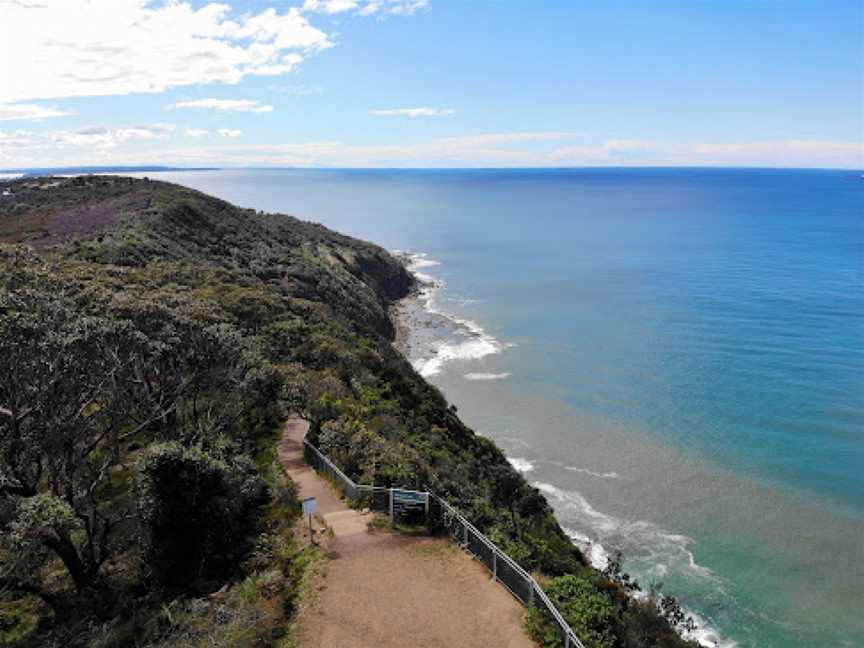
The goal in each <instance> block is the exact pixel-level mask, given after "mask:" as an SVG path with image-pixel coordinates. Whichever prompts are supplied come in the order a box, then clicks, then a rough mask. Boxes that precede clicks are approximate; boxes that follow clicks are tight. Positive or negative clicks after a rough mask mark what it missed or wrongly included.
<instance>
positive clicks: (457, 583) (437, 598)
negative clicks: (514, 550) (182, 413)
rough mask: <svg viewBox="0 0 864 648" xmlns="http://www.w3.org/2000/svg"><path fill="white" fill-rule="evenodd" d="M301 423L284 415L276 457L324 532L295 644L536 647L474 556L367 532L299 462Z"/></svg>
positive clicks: (432, 542)
mask: <svg viewBox="0 0 864 648" xmlns="http://www.w3.org/2000/svg"><path fill="white" fill-rule="evenodd" d="M306 429H307V424H306V422H305V421H303V420H301V419H291V420H289V421H288V423H287V424H286V426H285V434H284V436H283V440H282V444H281V445H280V448H279V457H280V460H281V461H282V463H283V465H284V466H285V468H286V470H287V471H288V474H289V475H290V476H291V479H293V480H294V482H295V483H296V484H297V486H298V489H299V492H300V497H315V498H316V499H317V501H318V510H319V513H320V514H321V517H322V518H323V520H324V521H325V522H326V524H327V525H328V526H329V527H331V528H332V529H333V532H334V537H333V538H330V539H324V540H323V541H322V543H323V546H324V550H325V552H326V554H327V556H328V557H329V559H330V560H329V561H328V563H327V569H326V576H324V577H323V578H322V580H321V585H320V590H319V592H318V596H317V598H316V600H315V601H313V602H312V603H311V604H310V605H307V606H304V607H303V608H302V609H301V611H300V613H299V619H298V626H299V631H300V640H299V647H300V648H415V647H416V648H489V646H496V647H500V648H536V645H535V644H534V642H532V641H531V640H530V639H529V638H528V637H527V636H526V635H525V632H524V630H523V629H522V618H523V615H524V610H523V608H522V606H521V605H520V604H519V603H517V602H516V600H515V599H514V598H513V597H512V596H511V595H510V593H509V592H507V591H506V590H505V589H504V588H503V587H502V586H501V585H499V584H496V583H494V582H493V581H492V579H491V578H490V576H489V574H488V572H486V571H485V570H484V569H483V568H482V567H481V566H480V564H479V563H477V562H476V561H475V560H472V559H471V558H470V557H469V556H468V555H466V554H464V553H463V552H462V551H461V550H459V549H458V548H457V547H455V546H454V545H453V544H452V543H451V542H449V541H447V540H444V539H432V538H413V537H406V536H399V535H395V534H391V533H388V532H383V531H377V532H370V531H369V530H368V527H367V523H368V521H369V519H370V518H369V515H368V514H367V515H361V514H360V513H359V512H357V511H354V510H352V509H350V508H348V506H347V505H346V504H345V502H343V501H342V500H340V499H339V498H338V496H337V495H336V494H335V493H334V491H333V489H332V488H331V487H330V485H329V484H328V483H327V482H325V481H324V480H323V479H321V478H320V477H318V475H317V474H316V473H315V472H314V471H313V470H312V469H311V468H310V467H309V466H308V465H307V464H306V463H305V462H304V461H303V435H304V434H305V433H306Z"/></svg>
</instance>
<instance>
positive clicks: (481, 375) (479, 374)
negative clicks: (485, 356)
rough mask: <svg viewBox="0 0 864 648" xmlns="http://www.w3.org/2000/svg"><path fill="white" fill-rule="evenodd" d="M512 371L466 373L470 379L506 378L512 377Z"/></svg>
mask: <svg viewBox="0 0 864 648" xmlns="http://www.w3.org/2000/svg"><path fill="white" fill-rule="evenodd" d="M510 375H511V374H510V372H509V371H505V372H503V373H482V372H477V373H467V374H465V378H467V379H468V380H504V379H505V378H509V377H510Z"/></svg>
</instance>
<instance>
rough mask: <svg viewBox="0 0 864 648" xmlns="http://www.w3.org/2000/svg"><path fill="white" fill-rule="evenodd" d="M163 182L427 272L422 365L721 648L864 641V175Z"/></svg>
mask: <svg viewBox="0 0 864 648" xmlns="http://www.w3.org/2000/svg"><path fill="white" fill-rule="evenodd" d="M149 175H150V176H153V177H159V178H160V179H166V180H171V181H175V182H179V183H182V184H185V185H188V186H191V187H195V188H197V189H201V190H203V191H206V192H208V193H212V194H215V195H218V196H220V197H223V198H225V199H228V200H230V201H232V202H234V203H238V204H240V205H243V206H248V207H254V208H256V209H262V210H267V211H279V212H286V213H290V214H293V215H296V216H298V217H300V218H303V219H307V220H313V221H318V222H321V223H324V224H325V225H328V226H330V227H332V228H334V229H337V230H340V231H342V232H345V233H349V234H352V235H356V236H358V237H362V238H364V239H369V240H372V241H375V242H377V243H379V244H381V245H383V246H385V247H387V248H389V249H399V250H403V251H410V252H413V253H415V254H418V255H420V254H422V255H425V256H415V257H414V258H415V267H416V268H417V270H418V271H419V272H421V273H423V274H424V275H427V276H428V277H429V279H430V281H431V280H433V279H434V281H435V282H436V283H435V286H434V287H430V288H429V289H427V291H426V292H425V294H424V304H425V306H426V307H427V308H429V309H431V310H432V311H434V312H436V313H438V314H439V317H440V316H444V317H449V318H450V319H451V320H452V321H453V322H454V325H453V327H443V328H436V329H432V330H430V331H426V332H425V333H423V334H422V335H421V338H422V340H421V342H422V344H419V345H418V347H417V351H416V355H415V357H412V360H413V361H414V363H415V366H417V367H418V369H420V370H421V371H422V372H423V373H424V374H426V375H427V376H428V377H429V379H430V380H431V381H433V382H434V383H436V384H438V385H439V386H440V387H441V388H442V389H443V390H444V391H445V393H446V394H447V396H448V397H449V399H450V400H451V401H452V402H453V403H455V404H456V405H457V406H458V407H459V411H460V414H461V415H462V417H463V419H464V420H465V421H466V422H467V423H468V424H469V425H471V426H473V427H474V428H475V429H476V430H477V431H478V432H480V433H481V434H484V435H486V436H489V437H491V438H492V439H494V440H495V441H496V442H497V443H498V444H499V445H500V446H501V447H502V448H504V449H505V451H506V452H507V454H508V456H509V457H510V458H511V460H512V461H513V462H514V464H515V465H516V466H517V467H518V468H519V469H520V470H522V471H523V473H524V475H525V477H526V478H527V479H529V480H530V481H531V482H532V483H534V484H536V485H537V486H538V487H539V488H540V489H541V490H542V491H543V492H544V493H545V494H546V495H547V497H548V498H549V500H550V502H551V503H552V504H553V506H554V507H555V509H556V511H557V513H558V516H559V519H560V521H561V523H562V525H563V526H564V527H566V529H567V530H568V531H569V532H570V533H571V535H572V536H573V537H574V538H575V540H576V541H577V542H578V543H579V544H580V545H581V546H582V547H583V548H584V549H585V551H586V553H588V554H589V555H590V556H591V557H592V559H593V560H594V561H595V562H597V564H600V565H602V563H603V561H604V560H605V556H606V555H608V552H610V551H612V550H615V549H620V550H622V551H623V552H624V554H625V556H626V565H627V567H628V569H630V570H631V571H632V572H633V573H635V574H636V575H637V576H638V578H639V580H640V581H641V582H642V583H643V584H645V585H647V584H649V583H651V582H662V584H663V586H662V587H663V590H664V591H668V592H670V593H674V594H677V595H678V596H679V598H680V599H681V600H682V601H683V603H684V605H685V607H686V608H687V609H688V610H690V611H691V612H693V613H694V614H695V615H696V616H697V620H698V621H699V623H700V625H701V626H702V627H701V630H700V637H701V639H702V641H703V642H705V643H706V644H707V645H711V641H714V640H717V641H720V643H721V644H722V645H724V646H734V645H738V646H752V647H758V648H770V647H781V646H782V647H793V646H794V647H803V646H808V647H812V646H862V645H864V611H862V609H861V608H862V604H864V595H862V591H864V177H862V175H861V173H860V172H851V171H804V170H801V171H798V170H743V169H742V170H707V169H653V170H648V169H626V170H623V169H593V170H470V171H447V170H436V171H401V170H400V171H387V170H375V171H367V170H350V171H342V170H224V171H207V172H182V173H162V174H153V173H151V174H149ZM423 336H425V337H423Z"/></svg>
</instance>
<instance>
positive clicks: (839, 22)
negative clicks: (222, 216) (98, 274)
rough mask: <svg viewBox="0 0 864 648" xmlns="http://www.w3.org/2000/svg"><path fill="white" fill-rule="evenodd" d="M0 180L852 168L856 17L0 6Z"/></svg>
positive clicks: (635, 8) (857, 110) (860, 102)
mask: <svg viewBox="0 0 864 648" xmlns="http://www.w3.org/2000/svg"><path fill="white" fill-rule="evenodd" d="M0 14H3V15H4V20H3V21H2V22H0V59H2V60H0V167H5V168H13V167H21V166H58V165H74V164H170V165H175V164H176V165H220V166H228V165H230V166H295V165H296V166H372V167H375V166H383V167H403V166H407V167H429V166H433V167H435V166H437V167H442V166H443V167H464V166H469V167H470V166H481V167H488V166H517V167H518V166H609V165H612V166H617V165H720V166H814V167H846V168H850V167H851V168H860V167H861V166H862V133H864V117H862V112H864V90H862V83H864V80H862V79H864V3H862V2H859V1H857V0H849V1H845V0H844V1H832V0H827V1H819V2H817V1H815V0H813V1H809V2H794V1H791V0H785V1H773V2H772V1H769V0H764V1H760V2H746V1H738V0H736V1H728V0H717V1H709V0H700V1H697V0H692V1H683V0H682V1H677V2H671V1H670V2H652V1H650V0H643V1H627V0H617V1H614V2H613V1H611V0H610V1H600V0H571V1H568V2H564V1H559V2H553V1H547V2H537V1H534V2H530V1H516V0H513V1H504V0H499V1H497V2H492V1H490V0H473V1H468V0H462V1H451V0H296V1H294V2H279V1H273V0H269V1H267V0H260V1H259V0H247V1H245V2H239V1H233V2H232V0H225V2H223V3H220V4H212V3H208V2H180V1H175V2H163V1H162V0H157V1H153V2H149V1H147V0H40V1H39V2H36V0H0Z"/></svg>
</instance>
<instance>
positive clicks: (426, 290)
mask: <svg viewBox="0 0 864 648" xmlns="http://www.w3.org/2000/svg"><path fill="white" fill-rule="evenodd" d="M394 253H395V254H396V255H397V256H399V257H400V258H401V259H403V260H404V262H405V267H406V268H407V269H408V270H409V271H410V272H412V273H413V274H414V276H415V277H416V278H417V280H418V281H419V282H420V290H419V293H418V295H417V298H418V300H419V301H420V302H421V303H422V304H423V308H424V309H425V310H426V311H427V312H429V313H431V314H433V315H437V316H438V317H440V318H442V319H444V320H446V321H447V322H448V323H449V324H450V325H451V328H452V335H451V336H448V337H447V338H442V339H441V340H440V341H438V342H437V344H436V345H435V347H434V349H433V350H432V352H431V353H430V354H428V355H426V356H423V357H420V358H415V359H413V360H412V362H411V364H412V365H413V366H414V369H416V370H417V372H418V373H419V374H420V375H421V376H423V377H425V378H428V377H430V376H434V375H437V374H439V373H441V370H442V368H443V366H444V364H445V363H447V362H451V361H454V360H462V361H466V360H479V359H481V358H485V357H486V356H489V355H493V354H496V353H501V352H502V351H504V350H505V349H507V348H510V347H512V346H515V345H513V344H508V343H504V342H501V341H499V340H498V339H496V338H495V337H494V336H492V335H490V334H489V333H487V332H486V330H484V329H483V327H482V326H480V325H479V324H478V323H477V322H475V321H473V320H469V319H465V318H461V317H457V316H455V315H453V314H452V313H448V312H446V311H444V310H442V309H441V308H439V307H438V306H437V303H436V297H437V296H438V293H439V292H440V291H441V290H443V289H445V288H446V284H445V283H444V282H443V281H442V280H440V279H438V278H437V277H433V276H432V275H429V274H426V273H423V272H419V269H420V268H429V267H434V266H437V265H440V263H439V262H438V261H435V260H434V259H430V258H429V257H428V256H427V255H426V254H425V253H422V252H402V251H396V252H394ZM509 375H510V374H509V373H506V374H489V373H475V374H468V375H466V378H468V379H469V380H496V379H501V378H506V377H507V376H509Z"/></svg>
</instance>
